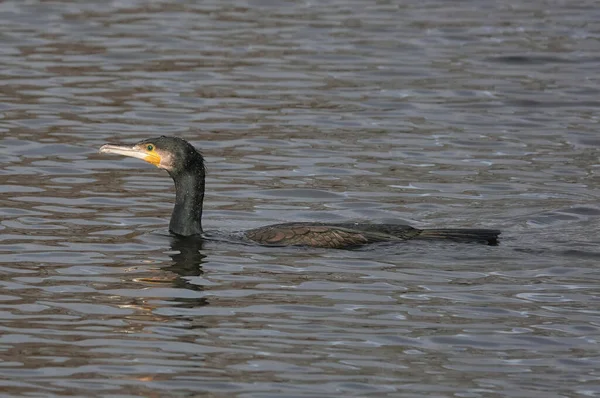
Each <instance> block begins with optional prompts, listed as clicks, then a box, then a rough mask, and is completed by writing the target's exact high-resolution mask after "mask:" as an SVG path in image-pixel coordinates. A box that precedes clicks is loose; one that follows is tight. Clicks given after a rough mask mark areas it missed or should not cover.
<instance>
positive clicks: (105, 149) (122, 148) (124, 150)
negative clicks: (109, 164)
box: [98, 144, 161, 167]
mask: <svg viewBox="0 0 600 398" xmlns="http://www.w3.org/2000/svg"><path fill="white" fill-rule="evenodd" d="M98 152H100V153H114V154H117V155H123V156H129V157H131V158H137V159H142V160H144V161H146V162H148V163H150V164H153V165H155V166H157V167H158V166H159V165H160V161H161V157H160V155H159V154H158V153H156V152H148V151H146V150H145V149H142V148H140V147H139V146H137V145H133V146H129V145H112V144H106V145H102V146H101V147H100V150H99V151H98Z"/></svg>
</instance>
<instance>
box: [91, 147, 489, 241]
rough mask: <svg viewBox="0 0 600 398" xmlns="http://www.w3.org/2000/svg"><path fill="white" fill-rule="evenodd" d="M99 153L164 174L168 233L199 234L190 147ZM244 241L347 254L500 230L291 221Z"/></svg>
mask: <svg viewBox="0 0 600 398" xmlns="http://www.w3.org/2000/svg"><path fill="white" fill-rule="evenodd" d="M100 152H102V153H114V154H119V155H123V156H129V157H134V158H138V159H142V160H145V161H146V162H148V163H151V164H153V165H155V166H157V167H158V168H161V169H165V170H166V171H167V172H168V173H169V175H170V176H171V178H173V181H174V182H175V206H174V208H173V214H172V215H171V221H170V223H169V231H170V232H171V233H172V234H175V235H179V236H195V235H198V236H200V235H202V233H203V230H202V204H203V201H204V189H205V176H206V171H205V168H204V158H203V157H202V155H201V154H200V152H198V151H197V150H196V148H194V147H193V146H192V145H191V144H190V143H189V142H187V141H185V140H184V139H182V138H178V137H165V136H162V137H157V138H151V139H147V140H143V141H140V142H138V143H137V144H134V145H113V144H106V145H103V146H102V147H101V148H100ZM243 234H244V237H245V238H246V239H248V240H250V241H253V242H256V243H259V244H262V245H267V246H311V247H324V248H338V249H347V248H354V247H359V246H363V245H366V244H369V243H375V242H399V241H406V240H411V239H419V240H434V239H435V240H447V241H455V242H479V243H485V244H488V245H496V244H497V243H498V235H500V231H498V230H492V229H419V228H413V227H411V226H408V225H400V224H371V223H362V222H357V223H351V222H349V223H313V222H290V223H283V224H274V225H268V226H265V227H259V228H255V229H251V230H248V231H245V232H244V233H243Z"/></svg>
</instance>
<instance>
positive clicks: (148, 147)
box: [146, 144, 154, 151]
mask: <svg viewBox="0 0 600 398" xmlns="http://www.w3.org/2000/svg"><path fill="white" fill-rule="evenodd" d="M146 149H147V150H148V151H153V150H154V145H152V144H148V145H147V146H146Z"/></svg>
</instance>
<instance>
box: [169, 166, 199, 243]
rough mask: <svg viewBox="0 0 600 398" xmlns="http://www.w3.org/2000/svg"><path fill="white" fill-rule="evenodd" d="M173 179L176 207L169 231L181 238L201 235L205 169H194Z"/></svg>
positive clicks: (174, 176)
mask: <svg viewBox="0 0 600 398" xmlns="http://www.w3.org/2000/svg"><path fill="white" fill-rule="evenodd" d="M171 177H173V180H174V181H175V207H174V208H173V214H172V215H171V222H170V223H169V231H170V232H171V233H173V234H176V235H181V236H191V235H198V234H201V233H202V202H203V200H204V169H203V168H202V167H194V168H191V169H189V170H185V171H183V172H182V173H180V174H177V175H171Z"/></svg>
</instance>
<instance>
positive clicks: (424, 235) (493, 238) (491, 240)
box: [417, 229, 500, 246]
mask: <svg viewBox="0 0 600 398" xmlns="http://www.w3.org/2000/svg"><path fill="white" fill-rule="evenodd" d="M498 235H500V231H498V230H497V229H425V230H423V231H422V232H421V233H420V234H419V236H418V237H417V239H427V240H429V239H446V240H451V241H454V242H478V243H485V244H487V245H490V246H496V245H497V244H498Z"/></svg>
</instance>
